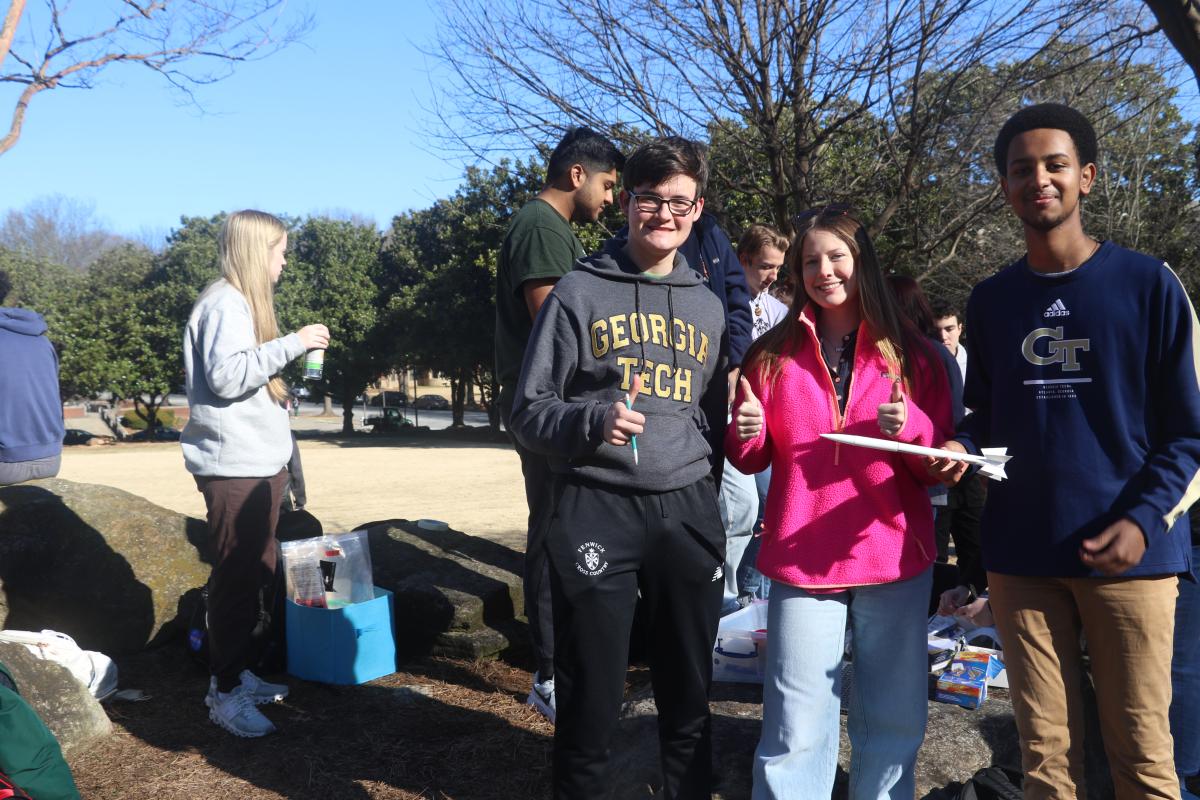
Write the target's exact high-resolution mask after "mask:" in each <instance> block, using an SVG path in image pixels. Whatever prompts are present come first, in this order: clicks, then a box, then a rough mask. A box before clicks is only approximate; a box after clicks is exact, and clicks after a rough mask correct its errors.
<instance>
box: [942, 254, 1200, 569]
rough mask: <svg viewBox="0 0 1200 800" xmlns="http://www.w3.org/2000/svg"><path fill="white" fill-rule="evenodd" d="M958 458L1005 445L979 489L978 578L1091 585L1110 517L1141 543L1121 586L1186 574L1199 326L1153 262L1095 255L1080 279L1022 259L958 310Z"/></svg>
mask: <svg viewBox="0 0 1200 800" xmlns="http://www.w3.org/2000/svg"><path fill="white" fill-rule="evenodd" d="M966 318H967V329H968V330H969V331H970V332H971V337H970V339H969V340H968V342H967V352H968V355H969V359H968V363H969V364H970V365H971V368H970V369H969V370H967V381H966V389H965V395H964V404H965V405H966V406H967V407H968V408H973V409H975V412H974V413H972V414H969V415H967V417H966V418H965V419H964V420H963V422H962V424H961V425H960V427H959V435H958V439H959V441H960V442H962V443H963V444H964V445H965V446H966V447H967V449H968V450H970V451H971V452H975V453H978V452H979V448H980V447H988V446H1007V447H1008V453H1009V455H1011V456H1012V461H1010V462H1009V463H1008V465H1007V468H1006V471H1007V474H1008V480H1005V481H999V482H997V481H992V482H991V483H989V485H988V499H987V506H986V507H985V509H984V515H983V560H984V566H985V567H986V568H987V569H988V570H989V571H992V572H998V573H1003V574H1007V575H1027V576H1043V577H1082V576H1088V575H1092V576H1098V573H1095V572H1092V571H1090V570H1089V569H1088V568H1087V567H1086V566H1084V565H1083V563H1082V562H1081V561H1080V560H1079V555H1078V551H1079V546H1080V544H1081V543H1082V542H1083V540H1084V539H1087V538H1090V537H1092V536H1095V535H1097V534H1098V533H1100V532H1101V531H1102V530H1103V529H1104V528H1105V527H1107V526H1108V525H1110V524H1112V523H1113V522H1115V521H1116V520H1118V519H1121V518H1127V519H1130V520H1132V521H1133V522H1136V523H1137V524H1138V525H1139V526H1140V527H1141V529H1142V531H1143V532H1144V533H1145V535H1146V539H1147V549H1146V553H1145V555H1144V556H1143V557H1142V560H1141V562H1140V563H1139V564H1138V565H1136V566H1134V567H1133V568H1132V569H1130V570H1129V571H1127V572H1126V573H1124V575H1126V576H1137V575H1166V574H1171V573H1179V572H1185V571H1187V570H1189V569H1190V564H1191V559H1190V554H1191V537H1190V527H1189V524H1188V518H1187V514H1186V513H1185V512H1186V511H1187V508H1188V506H1189V505H1190V504H1191V502H1192V501H1193V500H1195V499H1196V497H1197V495H1198V494H1200V479H1198V475H1200V383H1198V375H1197V366H1196V357H1197V351H1196V336H1197V321H1196V315H1195V312H1194V311H1193V309H1192V306H1191V303H1190V302H1189V300H1188V297H1187V294H1186V293H1185V291H1184V289H1183V286H1182V284H1180V282H1179V279H1178V278H1177V277H1176V275H1175V273H1174V272H1172V271H1171V269H1170V268H1169V267H1168V266H1167V265H1166V264H1164V263H1163V262H1162V261H1160V260H1158V259H1154V258H1151V257H1149V256H1146V255H1142V254H1140V253H1135V252H1133V251H1131V250H1126V249H1124V248H1122V247H1118V246H1117V245H1114V244H1112V243H1111V242H1105V243H1103V244H1102V245H1101V246H1100V248H1099V249H1098V250H1097V251H1096V253H1095V254H1094V255H1093V256H1092V257H1091V258H1090V259H1089V260H1088V261H1087V262H1085V263H1084V264H1083V265H1082V266H1080V267H1079V268H1078V269H1075V270H1072V271H1071V272H1069V273H1066V274H1063V275H1058V276H1046V275H1040V274H1038V273H1035V272H1034V271H1032V270H1031V269H1029V267H1028V266H1027V264H1026V262H1025V259H1021V260H1020V261H1017V262H1016V263H1014V264H1012V265H1010V266H1009V267H1007V268H1006V269H1005V270H1003V271H1002V272H1000V273H998V274H996V275H994V276H992V277H991V278H988V279H987V280H985V281H983V282H982V283H980V284H979V285H978V286H977V287H975V290H974V291H973V292H972V293H971V299H970V301H969V302H968V304H967V317H966Z"/></svg>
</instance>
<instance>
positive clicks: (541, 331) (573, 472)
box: [512, 137, 725, 800]
mask: <svg viewBox="0 0 1200 800" xmlns="http://www.w3.org/2000/svg"><path fill="white" fill-rule="evenodd" d="M707 174H708V167H707V163H706V160H705V157H704V151H703V149H702V148H701V147H700V146H699V145H697V144H695V143H693V142H689V141H687V140H686V139H680V138H674V137H673V138H669V139H662V140H658V141H655V142H652V143H650V144H647V145H643V146H642V147H640V148H638V150H637V151H636V152H634V154H633V155H632V156H630V158H629V160H628V161H627V162H626V164H625V169H624V172H623V178H622V180H623V184H624V186H625V187H626V188H625V190H624V191H622V192H621V197H620V202H621V206H622V208H623V209H624V211H625V214H626V215H627V217H628V219H629V238H628V240H626V241H620V240H612V241H610V242H608V244H607V245H606V246H605V248H604V250H603V251H602V252H600V253H598V254H596V255H593V256H589V257H587V258H583V259H580V260H579V261H578V262H577V263H576V266H575V270H574V271H573V272H571V273H569V274H567V275H566V276H564V277H563V278H562V280H560V281H559V282H558V284H557V285H556V286H555V288H554V291H553V292H552V293H551V294H550V297H549V298H548V300H547V302H546V304H545V305H544V306H543V307H542V310H541V313H540V314H539V315H538V319H537V322H536V323H535V325H534V328H533V333H532V335H531V337H530V340H529V346H528V349H527V350H526V352H525V362H524V364H523V365H522V369H521V380H520V383H519V384H518V386H517V392H516V400H515V403H514V407H513V419H512V422H513V432H514V434H515V435H516V436H517V438H518V439H519V440H520V441H521V442H522V443H523V444H524V445H525V446H526V447H528V448H529V449H530V450H533V451H536V452H540V453H544V454H545V455H546V456H547V457H548V458H549V461H550V466H551V469H552V470H553V472H554V474H555V487H554V497H555V512H554V517H553V521H552V523H551V529H550V532H549V536H548V545H547V546H548V550H549V556H550V565H551V587H552V590H553V592H554V629H555V638H556V642H555V676H556V693H557V703H558V719H557V723H556V726H555V732H554V796H555V797H556V798H590V797H600V796H602V795H603V794H604V793H605V792H606V790H607V785H606V780H605V772H606V769H605V768H606V764H607V760H608V749H609V742H610V739H611V737H612V733H613V731H614V729H615V726H616V723H617V716H618V713H619V711H620V708H621V702H622V699H623V693H624V685H625V670H626V667H627V664H628V656H629V634H630V628H631V626H632V623H633V614H634V608H635V606H636V604H637V599H638V593H639V591H640V593H641V596H642V599H643V602H644V604H645V611H646V617H647V633H648V636H649V639H650V641H649V643H648V651H649V653H650V668H651V675H652V679H653V683H654V693H655V701H656V704H657V705H658V712H659V742H660V747H661V756H662V768H663V796H664V797H666V798H671V799H672V800H673V799H674V798H700V797H704V798H707V797H709V796H710V783H711V777H712V754H711V743H710V737H709V728H710V722H709V713H708V687H709V681H710V679H711V675H712V661H711V650H712V643H713V640H714V637H715V636H716V629H717V620H718V616H719V610H720V602H721V589H722V585H723V583H722V577H723V576H722V566H721V565H722V562H723V560H724V552H725V531H724V528H723V527H722V525H721V520H720V514H719V512H718V509H717V501H716V493H715V490H714V487H713V484H712V479H711V478H710V477H709V462H708V454H709V447H708V444H707V442H706V441H705V438H704V434H703V432H704V429H705V428H706V427H707V426H706V422H705V419H704V415H703V413H702V412H701V411H700V408H699V403H700V397H701V396H702V395H703V394H704V390H705V387H706V386H707V384H708V382H709V380H710V379H711V378H712V376H713V373H714V371H715V369H716V363H717V350H718V348H719V345H720V341H721V335H722V333H723V330H724V324H725V323H724V312H723V309H722V308H721V304H720V302H719V301H718V300H717V299H716V297H714V296H713V294H712V292H710V291H709V290H708V289H707V288H706V287H705V286H704V284H703V282H702V281H701V279H700V277H699V275H697V273H696V272H695V271H693V270H692V269H690V268H689V267H688V265H687V263H686V261H685V260H684V259H683V257H682V256H680V255H679V254H678V253H677V250H678V248H679V246H680V245H681V244H682V243H683V242H684V241H685V240H686V239H687V237H688V234H689V233H690V231H691V227H692V224H693V223H694V222H695V220H696V219H697V218H698V217H699V216H700V213H701V211H702V210H703V208H704V199H703V193H704V185H705V182H706V179H707Z"/></svg>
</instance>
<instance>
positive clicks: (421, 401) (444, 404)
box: [413, 394, 450, 411]
mask: <svg viewBox="0 0 1200 800" xmlns="http://www.w3.org/2000/svg"><path fill="white" fill-rule="evenodd" d="M413 406H414V407H416V408H419V409H421V410H426V409H432V410H436V411H445V410H446V409H448V408H450V401H449V400H447V399H446V398H444V397H442V396H441V395H440V394H423V395H421V396H420V397H418V398H417V402H415V403H413Z"/></svg>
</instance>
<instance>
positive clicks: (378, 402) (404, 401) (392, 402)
mask: <svg viewBox="0 0 1200 800" xmlns="http://www.w3.org/2000/svg"><path fill="white" fill-rule="evenodd" d="M367 405H369V406H389V407H390V406H406V405H408V395H406V394H405V393H404V392H397V391H393V390H391V389H388V390H386V391H383V392H380V393H379V394H377V395H375V396H374V397H372V398H371V399H370V400H368V401H367Z"/></svg>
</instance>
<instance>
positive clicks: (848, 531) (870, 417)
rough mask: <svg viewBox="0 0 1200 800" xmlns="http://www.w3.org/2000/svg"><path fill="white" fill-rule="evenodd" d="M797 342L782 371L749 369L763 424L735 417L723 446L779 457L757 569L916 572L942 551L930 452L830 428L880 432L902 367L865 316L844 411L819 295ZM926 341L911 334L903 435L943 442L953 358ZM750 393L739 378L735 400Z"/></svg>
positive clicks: (834, 575)
mask: <svg viewBox="0 0 1200 800" xmlns="http://www.w3.org/2000/svg"><path fill="white" fill-rule="evenodd" d="M798 333H799V339H800V341H798V342H796V343H795V344H794V345H793V346H792V349H791V351H790V353H788V354H787V356H786V357H785V358H784V360H783V370H782V372H781V373H780V375H779V376H778V378H777V380H776V381H774V382H771V383H764V381H763V376H762V374H761V369H759V368H755V369H751V370H750V371H749V372H748V373H747V375H746V377H747V379H748V380H749V382H750V386H751V388H752V389H753V391H754V394H755V395H756V396H757V397H758V398H759V400H760V401H761V402H762V405H763V417H764V421H765V423H766V424H765V425H764V427H763V431H762V432H761V433H759V435H758V436H757V437H756V438H754V439H751V440H750V441H747V442H743V441H742V440H741V439H739V438H738V435H737V426H735V425H730V426H729V427H728V429H727V432H726V435H725V452H726V454H727V455H728V456H729V460H730V462H731V463H733V465H734V466H736V467H737V468H738V469H739V470H741V471H742V472H748V473H750V472H760V471H762V470H763V469H765V468H766V467H767V465H768V464H769V465H770V466H771V487H770V490H769V491H768V493H767V507H766V512H765V515H764V518H763V533H762V543H761V546H760V549H759V553H758V569H759V571H760V572H762V573H763V574H764V575H766V576H767V577H769V578H770V579H771V580H776V581H783V582H784V583H787V584H790V585H792V586H799V587H801V588H806V589H814V590H818V591H820V590H825V591H829V590H832V589H836V588H838V587H847V586H863V585H868V584H878V583H887V582H890V581H898V580H905V579H907V578H911V577H913V576H915V575H917V574H918V573H920V572H921V571H922V570H923V569H925V568H926V567H927V566H929V564H930V563H932V561H933V559H934V555H935V554H936V552H937V549H936V546H935V545H934V538H933V512H932V510H931V507H930V504H929V494H928V493H927V491H926V487H927V486H928V485H930V484H931V483H933V481H932V480H931V479H930V478H929V477H928V475H927V473H926V471H925V467H924V462H923V459H922V457H920V456H909V455H901V454H899V453H887V452H883V451H880V450H869V449H866V448H862V447H853V446H850V445H841V444H835V443H834V442H831V441H829V440H828V439H822V438H820V436H819V435H818V434H821V433H832V432H842V433H852V434H859V435H861V436H872V437H882V436H883V434H882V433H881V432H880V430H879V422H878V412H879V405H880V404H881V403H887V402H889V401H890V399H891V391H892V383H893V381H894V376H893V374H892V373H893V372H894V368H892V367H889V365H888V363H887V362H886V361H885V360H884V358H883V356H882V355H881V354H880V353H879V351H878V349H876V347H875V344H874V342H873V341H872V339H871V337H870V334H869V333H868V332H867V328H866V325H865V324H863V325H860V326H859V329H858V336H857V338H856V344H855V350H854V371H853V374H852V376H851V379H850V396H849V397H848V398H847V401H846V411H845V415H844V417H843V415H842V413H841V412H840V411H839V409H838V403H837V397H836V396H835V395H834V391H833V380H832V378H830V376H829V370H828V368H827V367H826V366H825V362H824V359H823V358H822V357H821V355H820V351H821V349H820V344H819V342H818V339H817V333H816V325H815V321H814V319H813V317H812V312H811V309H810V307H808V306H806V307H805V308H804V310H803V311H802V312H801V314H800V326H799V328H798ZM931 346H934V345H933V343H926V342H924V341H921V342H920V346H919V351H918V352H912V351H913V350H918V348H916V347H913V346H911V345H910V346H909V348H908V352H907V355H908V357H909V358H911V359H913V370H912V372H913V375H914V381H915V385H914V386H911V387H908V390H907V391H906V392H905V402H906V404H907V419H906V421H905V424H904V428H903V429H902V430H901V431H900V433H899V435H898V436H896V437H895V438H896V439H898V440H899V441H902V442H910V443H914V444H920V445H925V446H937V445H940V444H941V443H942V442H943V441H945V440H946V439H947V438H949V436H950V434H951V433H952V432H953V427H952V423H951V412H950V389H949V383H948V381H947V378H946V374H945V369H944V368H943V367H942V365H941V363H940V362H938V361H937V360H936V359H935V358H933V354H932V353H929V352H928V350H926V349H925V348H926V347H931ZM741 401H742V393H741V390H740V389H739V391H738V396H737V398H736V399H735V405H734V408H737V404H739V403H741Z"/></svg>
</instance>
